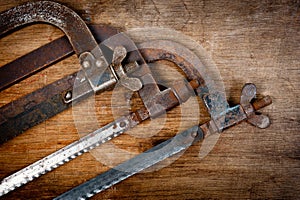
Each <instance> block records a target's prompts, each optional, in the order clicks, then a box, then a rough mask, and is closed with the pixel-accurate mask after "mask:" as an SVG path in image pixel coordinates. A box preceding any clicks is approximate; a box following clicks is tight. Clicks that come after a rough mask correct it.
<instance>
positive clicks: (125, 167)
mask: <svg viewBox="0 0 300 200" xmlns="http://www.w3.org/2000/svg"><path fill="white" fill-rule="evenodd" d="M247 85H248V84H247ZM247 85H245V87H244V89H243V91H242V96H243V95H244V94H245V92H246V91H245V88H247V87H248V86H247ZM251 87H252V88H255V86H254V87H253V85H251ZM255 102H256V103H255V105H259V107H258V106H256V109H258V108H263V107H265V106H268V105H269V104H270V101H269V98H268V97H266V98H263V99H260V100H258V101H255ZM251 106H252V104H251ZM237 108H238V109H237ZM255 111H256V110H255V109H253V111H252V113H249V114H251V115H252V114H254V113H253V112H255ZM219 116H220V117H222V116H223V117H225V120H224V122H225V123H226V125H223V126H224V127H226V128H228V127H230V126H233V125H235V124H237V123H239V122H241V121H243V120H246V119H247V117H246V114H245V111H243V109H241V106H240V105H237V106H235V107H233V109H230V108H229V109H227V110H226V113H219ZM241 116H243V117H241ZM215 124H216V121H214V119H212V120H210V121H209V122H207V123H205V124H203V125H196V126H193V127H191V128H189V129H187V130H185V131H183V132H182V133H179V134H177V135H176V136H175V137H173V138H171V139H168V140H167V141H165V142H163V143H161V144H159V145H157V146H155V147H153V148H151V149H149V150H147V151H146V152H144V153H141V154H139V155H137V156H135V157H134V158H131V159H129V160H127V161H125V162H124V163H121V164H119V165H118V166H116V167H114V168H112V169H110V170H108V171H106V172H104V173H102V174H100V175H98V176H96V177H95V178H93V179H91V180H89V181H86V182H85V183H83V184H81V185H79V186H77V187H75V188H73V189H71V190H69V191H68V192H66V193H64V194H62V195H60V196H58V197H56V198H55V199H56V200H58V199H87V198H90V197H92V196H94V195H95V194H97V193H99V192H102V191H103V190H105V189H107V188H109V187H111V186H113V185H115V184H117V183H119V182H121V181H123V180H125V179H126V178H129V177H131V176H133V175H134V174H137V173H138V172H141V171H142V170H145V169H147V168H149V167H151V166H153V165H155V164H157V163H159V162H161V161H163V160H165V159H166V158H169V157H171V156H173V155H175V154H177V153H179V152H182V151H184V150H186V149H187V148H189V147H190V146H191V145H192V144H194V143H196V142H198V141H199V140H202V139H204V138H205V137H207V136H209V135H211V134H214V133H217V134H218V133H219V130H218V129H215V128H214V127H211V126H213V125H215Z"/></svg>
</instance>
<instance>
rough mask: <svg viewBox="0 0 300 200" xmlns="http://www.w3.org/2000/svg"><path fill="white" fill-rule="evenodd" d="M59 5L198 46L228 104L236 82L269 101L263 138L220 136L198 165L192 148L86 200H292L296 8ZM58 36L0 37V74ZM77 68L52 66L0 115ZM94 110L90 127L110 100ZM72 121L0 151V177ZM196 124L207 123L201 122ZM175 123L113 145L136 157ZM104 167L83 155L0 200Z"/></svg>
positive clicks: (39, 29)
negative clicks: (170, 33) (179, 36)
mask: <svg viewBox="0 0 300 200" xmlns="http://www.w3.org/2000/svg"><path fill="white" fill-rule="evenodd" d="M21 2H24V1H11V2H7V1H1V2H0V11H3V10H5V9H8V8H11V7H13V6H16V5H19V4H20V3H21ZM60 2H62V3H63V4H64V5H67V6H69V7H71V8H72V9H74V10H75V11H76V12H78V13H79V15H80V16H82V17H83V19H84V20H85V21H87V22H88V23H94V24H97V23H103V24H110V25H111V26H113V27H116V28H119V29H120V30H128V29H130V28H135V27H149V26H156V27H167V28H171V29H175V30H177V31H180V32H181V33H183V34H186V35H188V36H190V37H191V38H193V39H194V40H195V41H197V42H198V43H199V44H201V45H202V46H203V47H204V49H205V50H206V51H207V52H208V54H209V55H210V56H211V58H212V60H213V61H214V62H215V64H216V65H217V67H218V69H219V71H220V74H221V76H222V77H223V81H224V86H225V88H226V94H227V96H228V98H229V100H230V101H231V102H233V103H238V101H239V95H240V89H241V87H242V86H243V84H244V83H246V82H253V83H255V84H256V85H257V87H258V93H259V94H261V95H266V94H269V95H271V96H272V98H273V102H274V103H273V104H272V105H271V106H269V107H267V108H265V109H264V110H263V112H264V113H267V114H268V115H269V116H270V118H271V120H272V125H271V126H270V127H269V128H268V129H265V130H259V129H257V128H254V127H252V126H251V125H248V124H246V123H241V124H240V125H238V126H236V127H234V128H232V129H230V130H226V131H225V132H224V133H223V134H222V135H221V136H220V138H219V140H218V142H217V144H216V146H215V147H214V149H213V150H212V151H211V152H210V154H209V155H208V156H206V157H205V158H204V159H200V158H199V149H200V146H201V143H199V144H196V145H195V146H192V147H191V148H190V149H188V150H187V151H186V152H185V153H184V154H183V155H182V156H180V157H179V158H178V159H177V160H175V161H174V162H173V163H172V164H170V165H168V166H167V167H165V168H163V169H161V170H158V171H155V172H151V173H141V174H138V175H136V176H134V177H132V178H130V179H128V180H126V181H124V182H122V183H120V184H118V185H116V186H114V187H112V188H110V189H108V190H107V191H105V192H103V193H101V194H98V195H96V196H95V197H93V199H116V198H123V199H200V198H202V199H208V198H213V199H249V198H253V199H269V198H274V199H275V198H276V199H299V198H300V192H299V191H300V181H299V180H300V161H299V158H300V151H299V150H300V135H299V132H300V125H299V123H300V116H299V113H300V100H299V96H300V90H299V89H300V87H299V78H300V76H299V74H300V66H299V63H300V62H299V61H300V45H299V42H300V34H299V31H300V23H299V20H300V12H299V5H300V3H299V1H251V2H249V1H244V2H241V1H238V0H234V1H228V0H227V1H226V0H224V1H193V0H180V1H179V0H174V1H157V0H151V1H150V0H149V1H147V0H143V1H142V0H132V1H125V0H117V1H103V2H98V1H90V0H84V1H80V2H79V1H60ZM61 35H62V32H61V31H59V30H58V29H56V28H54V27H51V26H49V25H44V24H43V25H33V26H29V27H26V28H24V29H21V30H20V31H18V32H15V33H13V34H11V35H8V36H6V37H4V38H1V40H0V52H1V57H0V66H2V65H4V64H5V63H7V62H9V61H11V60H13V59H15V58H17V57H18V56H21V55H23V54H24V53H26V52H29V51H30V50H32V49H35V48H36V47H38V46H41V45H42V44H45V43H46V42H49V41H52V40H53V39H55V38H58V37H59V36H61ZM79 67H80V66H79V65H78V60H77V58H76V56H72V57H71V58H69V59H66V60H64V61H62V62H59V63H57V64H56V65H54V66H52V67H50V68H49V69H46V70H43V71H41V72H40V73H38V74H36V75H34V76H32V77H30V78H28V79H26V80H24V81H22V82H21V83H20V84H17V85H15V86H12V87H10V88H8V89H6V90H5V91H3V92H1V93H0V106H2V105H5V104H6V103H8V102H10V101H12V100H14V99H17V98H19V97H21V96H23V95H25V94H27V93H29V92H32V91H34V90H35V89H37V88H40V87H42V86H44V85H46V84H49V83H51V82H53V81H55V80H57V79H58V78H61V77H63V76H64V75H66V74H70V73H72V72H74V71H76V70H78V69H79ZM158 73H161V74H164V75H162V76H163V77H167V78H168V77H169V78H170V79H171V78H172V76H174V74H173V73H170V74H168V71H166V72H164V71H163V72H158ZM96 105H97V119H98V126H102V125H104V124H106V123H108V122H110V121H111V120H113V115H112V112H111V109H110V106H111V92H106V93H104V94H103V95H101V96H100V97H97V98H96ZM73 114H74V113H73V112H72V110H71V109H70V110H67V111H65V112H63V113H61V114H59V115H57V116H55V117H53V118H51V119H49V120H48V121H46V122H44V123H42V124H40V125H38V126H36V127H34V128H32V129H30V130H28V131H26V132H25V133H23V134H22V135H20V136H18V137H17V138H15V139H14V140H12V141H9V142H7V143H5V144H4V145H2V146H0V152H1V153H0V178H4V177H5V176H7V175H9V174H11V173H13V172H15V171H17V170H19V169H21V168H23V167H25V166H26V165H28V164H30V163H32V162H34V161H36V160H37V159H39V158H42V157H44V156H46V155H48V154H49V153H51V152H53V151H55V150H57V149H59V148H61V147H63V146H65V145H67V144H69V143H71V142H72V141H75V140H76V139H78V138H79V136H78V134H77V130H76V126H75V124H74V121H73ZM201 116H202V117H204V118H205V119H206V118H207V116H206V115H205V114H201ZM197 118H198V116H195V117H187V118H185V119H184V120H185V121H192V120H197ZM180 120H181V111H180V109H179V108H177V109H175V110H174V111H171V113H170V114H168V118H167V122H166V125H165V126H163V128H162V130H161V131H160V132H159V134H158V136H160V137H154V138H152V137H149V136H148V137H145V138H137V137H134V136H132V135H130V134H127V135H124V136H121V137H120V138H118V139H115V140H114V142H113V143H114V144H115V146H117V147H118V148H119V149H124V150H127V151H129V152H133V153H137V152H141V151H144V150H145V149H147V148H149V147H150V146H152V145H153V144H155V143H156V142H157V140H158V139H163V138H164V139H165V138H167V137H170V136H171V135H173V134H176V132H177V131H178V129H179V128H180V127H179V125H178V124H179V122H180ZM201 121H204V120H203V118H202V119H201ZM188 125H189V124H188V123H186V124H185V125H184V126H188ZM142 127H143V128H140V129H139V131H140V134H146V133H148V130H149V127H148V126H147V125H143V126H142ZM103 151H104V150H103ZM126 156H127V155H123V156H122V158H123V159H126ZM106 161H109V159H106ZM113 164H115V163H113ZM108 168H109V166H106V165H105V164H103V163H100V162H98V161H97V160H95V159H94V157H93V156H92V155H91V154H85V155H83V156H81V157H79V158H77V159H75V160H74V161H72V162H70V163H68V164H66V165H64V166H62V167H60V168H58V169H56V170H55V171H53V172H51V173H49V174H47V175H44V176H42V177H41V178H39V179H37V180H35V181H33V182H31V183H29V184H28V185H26V186H24V187H21V188H19V189H17V190H16V191H14V192H12V193H10V194H8V195H6V196H5V199H37V198H38V199H49V198H53V197H55V196H57V195H59V194H61V193H63V192H65V191H67V190H68V189H71V188H72V187H74V186H76V185H78V184H80V183H82V182H84V181H86V180H88V179H90V178H92V177H94V176H96V175H97V174H99V173H101V172H104V171H105V170H107V169H108Z"/></svg>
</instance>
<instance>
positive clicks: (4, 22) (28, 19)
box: [0, 1, 97, 56]
mask: <svg viewBox="0 0 300 200" xmlns="http://www.w3.org/2000/svg"><path fill="white" fill-rule="evenodd" d="M33 22H46V23H49V24H52V25H54V26H56V27H58V28H60V29H61V30H62V31H63V32H64V33H65V34H66V35H67V37H68V38H69V41H70V43H71V45H72V46H73V48H74V50H75V52H76V54H77V55H78V56H79V55H80V54H81V53H83V52H86V51H91V50H93V49H94V48H95V47H96V46H97V42H96V41H95V39H94V37H93V36H92V34H91V32H90V31H89V29H88V27H87V26H86V24H85V23H84V21H83V20H82V19H81V18H80V17H79V16H78V15H77V14H76V13H75V12H74V11H73V10H71V9H70V8H67V7H66V6H63V5H61V4H59V3H55V2H51V1H37V2H28V3H26V4H23V5H20V6H17V7H14V8H11V9H9V10H6V11H4V12H2V13H0V36H1V35H3V34H4V33H6V32H8V31H10V30H13V29H15V28H17V27H19V26H22V25H25V24H29V23H33Z"/></svg>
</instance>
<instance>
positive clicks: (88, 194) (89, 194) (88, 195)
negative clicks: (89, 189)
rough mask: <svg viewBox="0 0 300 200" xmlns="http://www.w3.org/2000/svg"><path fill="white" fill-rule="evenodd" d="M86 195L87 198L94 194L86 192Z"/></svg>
mask: <svg viewBox="0 0 300 200" xmlns="http://www.w3.org/2000/svg"><path fill="white" fill-rule="evenodd" d="M86 196H87V198H90V197H92V196H94V194H92V193H87V194H86Z"/></svg>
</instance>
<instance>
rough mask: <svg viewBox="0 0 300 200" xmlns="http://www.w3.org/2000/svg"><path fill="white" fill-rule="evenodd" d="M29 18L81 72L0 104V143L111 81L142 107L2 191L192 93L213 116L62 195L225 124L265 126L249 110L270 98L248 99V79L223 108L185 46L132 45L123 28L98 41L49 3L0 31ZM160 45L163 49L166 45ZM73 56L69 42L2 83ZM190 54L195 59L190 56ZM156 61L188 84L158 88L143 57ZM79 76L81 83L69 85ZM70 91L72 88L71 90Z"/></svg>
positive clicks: (24, 11)
mask: <svg viewBox="0 0 300 200" xmlns="http://www.w3.org/2000/svg"><path fill="white" fill-rule="evenodd" d="M32 22H47V23H50V24H52V25H55V26H57V27H58V28H60V29H62V30H63V31H64V32H65V33H66V36H67V37H68V39H69V41H70V44H71V46H72V48H73V50H74V51H75V53H76V54H77V56H78V58H79V61H80V64H81V66H82V70H81V71H79V72H77V73H74V74H72V75H70V76H67V77H65V78H63V79H61V80H59V81H56V82H54V83H52V84H50V85H48V86H46V87H44V88H41V89H39V90H37V91H35V92H33V93H31V94H28V95H27V96H25V97H23V98H21V99H18V100H16V101H14V102H11V103H10V104H8V105H6V106H3V107H2V108H0V129H1V132H3V135H1V137H0V142H4V141H5V140H7V139H11V138H12V137H14V136H15V135H17V134H19V133H21V132H22V131H25V130H26V129H28V128H30V127H32V126H34V125H36V124H38V123H40V122H41V121H44V120H46V119H47V118H49V117H51V116H53V115H55V114H57V113H59V112H61V111H62V110H64V109H66V108H68V107H69V106H70V105H71V102H77V101H80V100H81V99H82V98H85V97H87V96H89V95H92V94H94V93H96V92H101V91H103V90H107V89H110V88H111V87H113V86H114V84H116V83H117V81H119V82H120V83H121V85H123V86H124V87H127V88H128V89H130V90H132V91H137V92H138V93H139V96H140V97H141V100H142V102H143V105H144V106H143V107H141V108H139V109H138V110H136V111H133V112H131V113H130V114H128V115H126V116H123V117H120V118H119V119H116V120H115V121H114V122H111V123H110V124H108V125H106V126H104V127H103V128H100V129H99V130H96V131H94V132H92V133H90V134H88V135H87V136H85V137H83V138H81V139H80V140H78V141H76V142H74V143H72V144H70V145H68V146H66V147H64V148H63V149H61V150H59V151H57V152H55V153H53V154H51V155H49V156H47V157H45V158H43V159H41V160H40V161H37V162H35V163H33V164H32V165H30V166H28V167H26V168H24V169H22V170H20V171H19V172H16V173H15V174H13V175H11V176H9V177H7V178H5V179H4V180H3V181H2V182H1V184H0V196H1V195H4V194H6V193H8V192H9V191H12V190H14V189H15V188H17V187H20V186H21V185H23V184H26V183H27V182H29V181H32V180H33V179H34V178H37V177H39V176H40V175H42V174H44V173H46V172H49V171H51V170H53V169H55V168H56V167H58V166H60V165H62V164H64V163H65V162H68V161H70V160H72V159H74V158H75V157H76V156H79V155H81V154H82V153H85V152H88V151H89V150H91V149H93V148H94V147H96V146H98V145H100V144H102V143H105V142H107V141H109V140H111V139H113V138H114V137H117V136H118V135H120V134H122V133H123V132H125V131H126V130H128V129H130V128H133V127H135V126H137V125H138V124H139V123H141V122H142V121H144V120H147V119H148V118H150V117H157V116H159V115H160V114H162V113H164V112H165V111H167V110H170V109H172V108H174V107H175V106H177V105H179V104H181V103H184V102H185V101H187V100H188V99H189V98H190V97H191V96H193V95H194V94H196V95H198V96H199V97H200V98H201V99H202V100H203V101H204V103H205V105H206V107H207V109H208V112H209V114H210V116H211V120H210V121H209V122H207V123H205V124H203V125H197V126H194V127H192V128H191V129H188V130H187V131H185V132H183V133H182V134H179V135H178V136H176V137H175V138H174V139H171V140H169V141H167V142H166V143H163V144H161V145H158V146H156V147H154V149H152V150H149V151H148V152H147V153H146V154H141V155H139V156H137V157H136V158H133V159H131V160H129V161H127V162H125V163H123V164H121V165H120V166H119V167H126V169H127V168H129V170H130V172H129V173H123V172H117V171H115V170H110V171H108V172H107V173H105V174H104V175H100V176H99V177H98V178H96V179H93V180H92V181H91V182H87V183H86V184H84V185H83V186H79V187H78V188H75V189H74V190H72V191H71V192H70V193H67V195H69V194H70V195H71V196H62V197H68V198H71V197H72V199H73V198H79V197H80V196H82V197H83V198H86V197H90V196H92V195H93V194H95V193H98V192H100V191H102V190H103V189H106V188H107V187H109V186H111V185H113V184H115V183H117V182H120V181H121V180H123V179H125V178H127V177H129V176H131V175H133V174H135V173H137V172H139V171H141V170H142V169H145V168H147V167H149V166H151V165H153V164H155V163H157V162H159V161H161V160H163V159H165V158H167V157H169V156H172V155H174V154H176V153H178V152H180V151H182V150H184V149H186V148H188V147H189V146H190V145H191V144H192V143H194V142H196V141H198V140H200V139H203V138H204V137H206V136H208V135H210V134H213V133H218V132H222V131H223V130H224V129H225V128H228V127H231V126H233V125H235V124H237V123H239V122H241V121H243V120H247V121H248V122H249V123H251V124H253V125H255V126H257V127H259V128H266V127H267V126H268V125H269V124H270V121H269V118H268V117H267V116H265V115H257V114H256V113H255V111H256V110H257V109H260V108H262V107H264V106H267V105H269V104H270V103H271V99H270V97H265V98H263V99H262V100H260V101H256V102H254V103H253V104H252V103H251V102H252V100H253V98H255V95H256V87H255V85H254V84H246V85H245V86H244V88H243V89H242V95H241V105H237V106H234V107H229V105H228V103H227V101H226V98H225V97H224V95H223V94H222V93H220V92H218V91H210V90H209V88H208V87H207V85H206V83H205V77H202V74H201V73H200V71H199V70H198V69H197V68H196V67H195V66H198V65H199V66H200V65H201V62H200V60H199V59H198V58H197V57H195V55H194V54H193V53H192V52H191V51H189V50H188V49H186V48H185V47H183V46H181V45H179V44H177V43H174V42H171V41H164V40H160V41H150V42H146V43H143V44H141V45H140V46H139V48H137V46H136V45H135V43H134V42H133V41H132V40H131V39H130V38H128V37H127V36H126V35H125V34H124V33H120V34H116V35H114V36H113V37H109V39H107V40H105V41H104V42H103V43H102V44H101V45H97V42H96V40H95V38H94V37H93V36H92V34H91V32H90V31H89V29H88V28H87V26H86V24H85V23H84V22H83V21H82V19H81V18H80V17H79V16H78V15H77V14H76V13H75V12H74V11H72V10H70V9H69V8H67V7H65V6H62V5H60V4H58V3H53V2H48V1H39V2H32V3H27V4H24V5H21V6H17V7H15V8H12V9H10V10H8V11H5V12H3V13H0V35H3V34H4V33H7V32H8V31H11V30H13V29H14V28H16V27H18V26H21V25H24V24H28V23H32ZM106 30H107V29H105V30H103V34H104V35H106V36H111V35H110V33H108V31H106ZM101 34H102V32H101V31H100V35H101ZM63 40H65V39H59V40H56V41H55V42H54V43H53V44H49V45H46V46H44V47H42V48H40V49H39V50H36V51H34V52H33V53H32V54H30V55H28V56H25V57H22V58H20V60H19V61H16V62H14V63H11V64H8V65H7V66H6V67H5V68H6V69H8V70H10V68H8V67H9V66H13V67H11V68H12V70H15V69H16V67H15V66H14V65H15V64H18V62H20V61H25V62H24V63H26V64H28V63H30V61H28V59H32V58H33V57H35V56H37V55H42V54H44V53H45V52H44V51H45V50H47V49H49V48H50V47H51V48H52V47H55V45H58V44H59V45H61V44H66V43H65V42H64V41H63ZM164 47H168V49H169V50H166V49H165V48H164ZM71 53H72V51H71V50H70V46H69V47H68V46H67V45H66V46H65V48H63V50H62V51H61V52H58V54H53V55H49V56H47V57H46V58H45V59H41V60H39V62H38V65H35V66H34V67H28V68H27V69H26V70H25V71H24V72H23V73H20V74H17V75H16V76H14V75H12V73H11V72H9V73H7V74H8V76H10V77H9V78H8V79H5V81H4V82H3V85H2V87H1V88H5V87H7V86H8V85H9V84H11V83H13V82H16V81H17V80H19V79H22V78H23V77H25V76H27V75H28V74H31V73H33V72H34V71H36V70H39V69H41V68H45V67H46V66H48V65H49V64H51V63H53V62H55V61H57V60H59V59H62V58H64V57H65V56H68V55H69V54H71ZM46 55H48V54H46ZM39 57H42V56H39ZM191 58H193V60H194V62H190V61H189V60H190V59H191ZM157 60H169V61H171V62H173V63H175V64H176V65H177V66H178V67H179V68H180V69H181V70H182V72H184V74H185V76H186V79H187V81H178V82H176V83H175V84H174V85H173V87H170V88H166V89H164V90H162V91H161V90H160V88H159V86H158V84H157V82H156V81H155V79H154V77H153V75H152V73H151V71H150V69H149V66H148V65H147V62H155V61H157ZM77 79H80V80H83V81H80V83H79V84H78V83H77V84H75V83H76V81H77ZM77 82H78V81H77ZM74 84H75V86H74ZM73 86H74V87H73ZM74 91H76V92H75V93H74ZM174 141H175V143H174V145H173V146H171V147H170V148H162V147H165V145H166V144H167V143H169V142H174ZM154 151H155V154H151V155H150V157H149V154H148V153H150V152H154ZM103 178H105V180H104V179H103ZM78 195H80V196H78Z"/></svg>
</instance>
